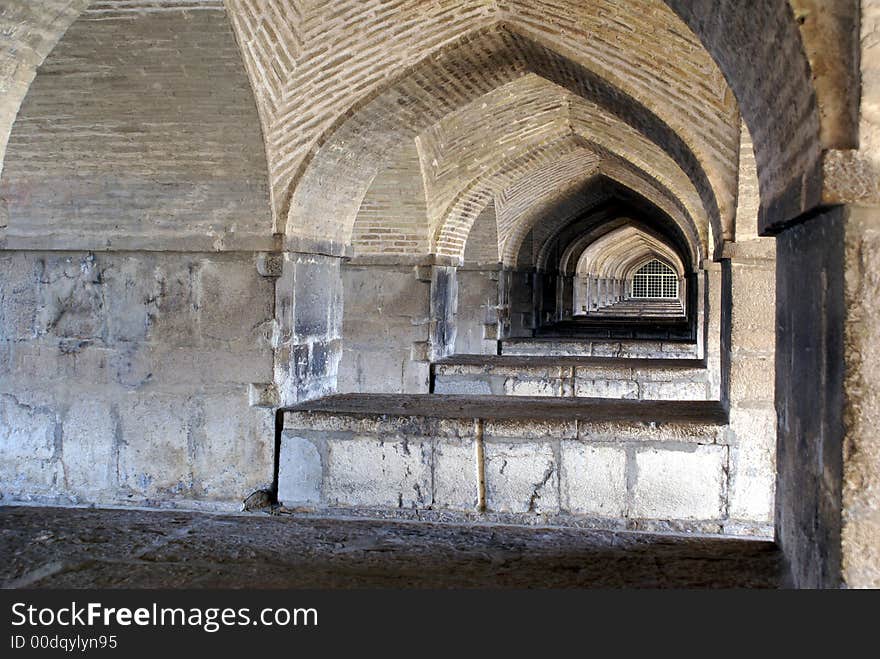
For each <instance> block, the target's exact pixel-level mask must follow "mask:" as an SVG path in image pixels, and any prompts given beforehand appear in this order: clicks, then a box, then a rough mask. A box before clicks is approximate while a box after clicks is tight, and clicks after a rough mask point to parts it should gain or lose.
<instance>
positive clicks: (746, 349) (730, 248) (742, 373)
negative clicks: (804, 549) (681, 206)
mask: <svg viewBox="0 0 880 659" xmlns="http://www.w3.org/2000/svg"><path fill="white" fill-rule="evenodd" d="M775 247H776V246H775V244H774V241H773V239H772V238H755V239H753V240H747V241H743V242H737V243H729V244H728V245H726V247H725V256H726V257H728V260H727V261H726V263H725V264H724V268H725V269H726V270H727V271H728V276H729V278H730V285H729V292H728V294H729V299H730V315H729V317H725V318H724V320H723V321H722V325H723V328H722V330H723V331H722V341H723V342H726V341H725V339H728V340H729V348H728V350H729V353H728V354H727V355H725V358H726V371H727V383H728V385H727V386H728V394H729V396H728V400H729V405H730V431H731V436H730V437H729V439H730V442H731V444H730V453H731V455H730V464H731V465H732V467H731V472H730V474H729V496H728V501H729V509H728V516H729V518H730V520H731V522H730V525H731V528H730V529H729V530H737V529H736V528H734V527H737V526H739V527H743V526H745V527H746V529H745V530H755V531H759V532H761V531H762V532H764V533H768V534H769V533H771V532H772V525H773V514H774V508H773V500H774V490H775V476H776V410H775V407H774V376H773V372H774V364H775V349H776V328H775V308H776V255H775ZM725 316H726V315H725Z"/></svg>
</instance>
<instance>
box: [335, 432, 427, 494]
mask: <svg viewBox="0 0 880 659" xmlns="http://www.w3.org/2000/svg"><path fill="white" fill-rule="evenodd" d="M430 460H431V447H430V445H428V444H426V443H424V442H420V441H411V440H402V441H381V440H378V439H372V438H363V439H354V440H335V439H329V440H328V441H327V478H326V482H325V489H324V492H325V499H326V501H327V503H329V504H331V505H333V504H336V505H349V506H390V507H392V508H423V507H427V506H428V505H430V503H431V465H430Z"/></svg>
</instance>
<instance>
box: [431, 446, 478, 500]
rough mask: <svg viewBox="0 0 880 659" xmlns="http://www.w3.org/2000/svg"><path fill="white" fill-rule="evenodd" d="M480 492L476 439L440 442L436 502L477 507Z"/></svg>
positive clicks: (435, 488)
mask: <svg viewBox="0 0 880 659" xmlns="http://www.w3.org/2000/svg"><path fill="white" fill-rule="evenodd" d="M478 496H479V494H478V483H477V461H476V450H475V448H474V443H473V441H471V440H465V441H462V442H460V443H459V442H451V441H450V442H442V443H438V444H437V445H436V446H435V448H434V506H435V507H437V508H448V509H451V510H474V509H476V507H477V499H478Z"/></svg>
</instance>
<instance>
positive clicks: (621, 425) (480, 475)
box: [279, 394, 748, 533]
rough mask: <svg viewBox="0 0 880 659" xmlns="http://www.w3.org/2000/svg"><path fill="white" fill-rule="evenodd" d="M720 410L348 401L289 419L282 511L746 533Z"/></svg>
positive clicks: (468, 400)
mask: <svg viewBox="0 0 880 659" xmlns="http://www.w3.org/2000/svg"><path fill="white" fill-rule="evenodd" d="M726 423H727V413H726V411H725V410H724V408H723V407H722V406H721V404H720V403H717V402H710V401H701V402H687V403H682V402H653V401H633V400H598V399H579V398H512V397H504V396H480V397H466V396H453V395H450V396H435V395H431V394H410V395H397V394H385V395H383V394H360V395H337V396H330V397H327V398H322V399H318V400H314V401H309V402H307V403H303V404H301V405H299V406H297V407H294V408H288V409H286V410H284V429H283V432H282V434H281V447H280V453H279V456H280V457H279V460H280V469H279V499H280V500H281V502H282V503H283V504H284V505H285V506H287V507H293V508H295V509H300V510H303V511H308V510H322V511H332V512H334V513H335V514H352V515H358V516H379V517H395V516H407V515H412V514H418V515H419V516H420V517H419V518H421V519H431V518H432V517H431V515H433V516H435V517H434V518H436V519H437V520H438V521H450V520H456V519H457V520H459V521H462V520H464V521H494V522H500V523H515V524H548V525H566V526H568V525H574V526H583V527H593V528H629V529H638V530H655V531H679V532H706V533H722V532H728V533H736V532H740V533H743V532H746V533H747V532H748V531H742V530H740V531H737V530H736V529H735V528H733V526H731V525H732V524H733V523H732V522H731V521H730V520H729V519H728V518H727V517H726V510H727V507H728V501H727V497H728V488H727V477H728V476H727V474H728V473H729V468H730V460H731V459H732V457H731V456H732V455H733V452H732V451H731V446H729V442H730V441H732V440H731V437H730V434H729V433H728V432H727V426H726Z"/></svg>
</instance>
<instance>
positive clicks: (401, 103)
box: [287, 26, 720, 243]
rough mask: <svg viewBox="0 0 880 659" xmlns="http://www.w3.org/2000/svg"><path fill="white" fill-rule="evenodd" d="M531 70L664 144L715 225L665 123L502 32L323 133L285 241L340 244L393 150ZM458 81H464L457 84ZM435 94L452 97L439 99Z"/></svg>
mask: <svg viewBox="0 0 880 659" xmlns="http://www.w3.org/2000/svg"><path fill="white" fill-rule="evenodd" d="M536 71H537V72H538V73H539V75H542V76H545V77H547V79H548V80H550V81H551V82H554V83H556V84H558V85H561V86H564V87H567V88H569V91H571V92H572V93H574V94H577V95H580V96H583V97H585V98H588V99H590V100H592V101H594V102H597V103H598V104H599V105H601V106H602V107H604V108H605V109H606V110H607V111H609V112H610V113H611V114H613V115H614V116H616V117H617V118H618V119H620V120H621V121H623V122H625V123H628V124H630V125H631V126H636V127H638V130H640V131H641V132H643V133H644V134H646V135H647V136H648V137H649V138H650V139H651V140H652V141H653V142H654V143H655V144H658V145H664V146H665V147H666V149H667V152H668V153H670V154H671V155H672V157H673V159H674V160H675V161H676V162H677V163H678V164H679V166H680V167H681V169H682V170H683V171H685V172H686V174H687V175H688V177H689V178H691V180H692V181H695V187H696V188H697V189H698V192H699V193H700V197H701V200H702V202H703V205H704V207H706V208H707V214H708V215H709V217H710V218H712V219H713V221H714V222H716V223H717V222H719V221H720V220H719V210H718V206H717V200H716V197H715V194H714V191H713V190H712V188H711V186H710V184H709V181H708V178H707V177H706V174H705V172H704V171H703V169H702V166H701V164H700V162H699V161H698V159H697V157H696V156H695V155H694V153H693V152H692V151H691V150H690V149H689V148H688V146H687V145H686V144H685V142H684V141H683V140H682V138H681V137H680V136H679V135H678V134H677V133H675V132H674V131H673V130H672V129H671V128H670V127H669V126H668V125H667V124H665V123H664V122H663V121H662V120H661V119H660V118H659V117H657V116H656V115H654V114H653V113H652V112H651V111H650V110H648V109H647V108H646V107H645V106H643V105H641V104H639V103H638V102H637V101H635V100H634V99H633V98H632V97H629V96H627V95H626V94H625V93H623V92H622V91H620V90H619V89H616V88H614V87H613V86H611V85H609V84H608V83H607V81H605V80H603V79H601V78H599V77H597V76H595V75H594V74H592V73H591V72H590V71H588V70H587V69H585V68H583V67H581V66H579V65H577V64H576V63H574V62H573V61H571V60H569V59H566V58H564V57H561V56H560V55H558V54H557V53H554V52H552V51H551V50H549V49H548V48H547V47H546V46H544V45H542V44H540V43H537V42H534V41H531V40H529V39H526V38H524V37H522V36H521V35H519V34H517V33H515V32H513V31H511V30H510V29H509V28H508V27H506V26H500V27H495V28H493V29H491V30H488V31H483V32H481V33H480V34H479V35H478V36H473V37H472V38H469V39H462V40H460V41H459V42H457V43H456V45H455V47H454V48H452V47H451V48H449V49H448V50H447V51H446V52H445V54H444V56H443V57H438V58H430V59H429V60H428V61H421V62H420V63H419V65H417V66H415V67H413V68H412V69H411V70H409V71H408V72H407V75H405V76H403V77H401V78H399V79H396V80H393V81H391V82H390V83H389V84H388V85H387V86H386V87H385V88H383V90H382V93H379V94H377V95H376V96H375V97H374V98H372V99H371V100H370V101H369V102H366V103H365V104H363V105H361V106H360V107H359V108H358V109H357V110H356V111H355V110H353V111H352V113H350V114H347V115H346V117H345V120H342V121H339V122H337V124H336V125H335V126H334V128H333V129H332V130H330V131H327V132H325V137H324V138H322V140H321V145H320V146H319V147H317V148H316V149H314V150H313V151H312V152H310V153H311V155H310V156H309V157H308V158H306V159H305V160H304V164H303V167H301V168H300V170H299V171H300V174H299V175H298V176H297V177H294V181H293V184H292V186H293V187H292V190H293V192H292V200H291V204H290V213H289V215H288V225H287V226H288V232H287V233H288V236H289V237H306V234H307V233H309V232H315V231H317V232H318V233H320V234H322V235H333V236H334V241H335V242H336V243H343V242H344V240H345V236H346V233H347V231H349V230H350V229H349V228H348V226H349V223H350V222H351V218H352V215H353V212H354V211H352V210H351V207H352V206H354V205H355V203H357V202H359V200H360V199H362V197H363V194H364V188H365V181H367V180H369V179H371V178H372V176H373V175H374V172H375V171H376V170H377V169H379V168H380V167H381V166H382V157H383V154H384V153H386V152H387V151H388V150H389V149H390V148H391V147H392V146H393V145H394V144H397V143H398V142H399V141H400V140H401V139H404V138H409V137H414V136H415V135H416V134H417V133H418V132H419V131H421V130H424V129H425V128H427V127H428V126H429V125H431V124H433V123H435V122H436V121H439V120H440V119H441V118H442V117H443V116H445V115H446V114H448V113H449V112H451V111H453V110H455V109H456V108H458V107H461V106H462V105H464V104H466V103H468V102H471V101H473V100H475V99H477V98H480V97H481V96H482V95H484V94H485V93H488V92H490V91H491V90H492V89H495V88H496V87H498V86H499V85H501V84H505V83H506V82H509V81H510V80H512V79H515V78H518V77H522V76H523V75H526V74H527V73H533V72H536ZM475 72H479V75H476V74H475ZM462 79H464V80H467V81H468V82H467V83H465V84H463V83H462V82H461V80H462ZM447 83H448V84H447ZM441 88H444V89H447V90H452V91H453V93H447V94H445V95H438V90H440V89H441ZM327 180H334V181H335V182H337V183H338V185H336V186H334V192H335V194H334V195H332V198H331V197H330V196H328V194H327V191H326V189H325V188H326V185H324V182H326V181H327ZM331 207H332V209H333V212H332V213H331V212H330V209H331ZM328 217H336V218H340V219H339V221H338V222H336V223H333V224H332V225H331V224H328V223H327V222H326V220H325V218H328ZM306 227H308V231H306ZM719 233H720V230H719Z"/></svg>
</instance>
